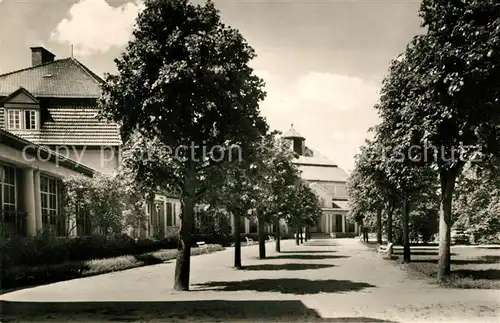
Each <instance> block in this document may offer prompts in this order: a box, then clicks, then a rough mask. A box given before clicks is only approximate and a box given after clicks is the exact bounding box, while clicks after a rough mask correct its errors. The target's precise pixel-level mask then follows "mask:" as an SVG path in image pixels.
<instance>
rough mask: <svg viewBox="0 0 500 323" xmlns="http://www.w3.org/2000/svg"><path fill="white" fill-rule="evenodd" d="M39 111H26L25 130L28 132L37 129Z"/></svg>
mask: <svg viewBox="0 0 500 323" xmlns="http://www.w3.org/2000/svg"><path fill="white" fill-rule="evenodd" d="M36 112H37V111H36V110H24V128H25V129H27V130H33V129H36V128H37V122H36V121H37V115H36V114H37V113H36Z"/></svg>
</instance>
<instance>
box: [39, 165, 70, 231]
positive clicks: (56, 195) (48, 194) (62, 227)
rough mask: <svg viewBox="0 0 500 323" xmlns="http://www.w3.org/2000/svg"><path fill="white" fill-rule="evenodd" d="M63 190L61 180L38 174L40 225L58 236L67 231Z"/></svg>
mask: <svg viewBox="0 0 500 323" xmlns="http://www.w3.org/2000/svg"><path fill="white" fill-rule="evenodd" d="M63 192H64V191H63V186H62V181H61V180H59V179H56V178H53V177H50V176H47V175H44V174H40V204H41V209H42V227H43V228H44V229H46V230H49V231H50V232H51V233H52V234H55V235H58V236H63V235H66V233H67V223H66V222H67V221H66V217H65V216H64V209H63V201H64V200H63V199H64V197H63Z"/></svg>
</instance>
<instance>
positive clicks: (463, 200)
mask: <svg viewBox="0 0 500 323" xmlns="http://www.w3.org/2000/svg"><path fill="white" fill-rule="evenodd" d="M499 179H500V177H499V176H498V173H496V172H494V171H483V172H481V173H479V174H478V173H476V172H474V170H473V169H471V168H467V169H466V171H465V172H464V173H463V174H462V176H461V177H460V178H459V180H458V183H457V190H456V192H455V199H454V203H453V217H454V220H455V221H454V222H455V226H457V227H464V228H467V230H468V231H470V233H471V234H472V235H473V236H474V241H476V242H483V243H486V242H498V241H499V233H500V180H499Z"/></svg>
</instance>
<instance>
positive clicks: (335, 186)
mask: <svg viewBox="0 0 500 323" xmlns="http://www.w3.org/2000/svg"><path fill="white" fill-rule="evenodd" d="M283 138H284V139H286V140H287V141H288V144H289V147H290V149H292V150H293V151H294V152H295V153H296V154H297V155H298V158H297V159H295V160H294V163H295V164H296V165H297V167H298V168H299V170H300V172H301V177H302V179H304V180H306V181H307V182H308V183H309V185H310V187H311V188H312V190H313V191H314V192H315V193H316V195H317V196H318V197H319V200H320V202H321V204H322V210H323V214H322V216H321V221H320V223H319V225H318V226H317V227H314V228H311V233H325V234H333V235H339V236H340V235H342V234H345V233H355V232H357V231H356V230H357V227H356V224H352V223H349V222H348V221H347V212H348V203H347V178H348V176H349V175H348V174H347V173H346V172H345V171H344V170H343V169H342V168H340V167H338V165H337V164H335V163H334V162H332V161H331V160H329V159H328V158H326V157H325V156H322V155H321V154H320V153H319V152H317V151H315V150H314V149H311V148H309V147H307V146H306V144H305V141H306V139H305V138H304V137H303V136H302V135H300V134H299V133H298V132H297V131H296V130H295V129H294V128H293V126H292V127H291V129H290V130H289V131H288V132H286V133H285V134H284V135H283Z"/></svg>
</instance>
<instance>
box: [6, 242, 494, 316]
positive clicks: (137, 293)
mask: <svg viewBox="0 0 500 323" xmlns="http://www.w3.org/2000/svg"><path fill="white" fill-rule="evenodd" d="M242 250H243V252H242V254H243V257H242V258H243V265H244V266H245V270H243V271H239V270H235V269H233V268H231V265H232V262H233V258H232V257H233V249H232V248H228V249H227V250H225V251H222V252H217V253H214V254H208V255H201V256H197V257H193V258H192V259H191V262H192V263H191V289H192V290H191V291H190V292H175V291H173V290H172V285H173V281H172V279H173V273H174V262H167V263H164V264H160V265H155V266H149V267H142V268H136V269H130V270H126V271H122V272H117V273H111V274H106V275H100V276H95V277H88V278H82V279H76V280H71V281H66V282H60V283H56V284H51V285H46V286H40V287H36V288H31V289H25V290H19V291H16V292H13V293H8V294H4V295H1V299H2V301H5V302H2V309H1V310H2V314H3V320H2V322H29V321H30V322H33V321H35V322H70V321H77V322H103V321H115V322H116V321H123V322H179V321H186V322H215V321H217V322H221V321H226V322H236V321H246V322H256V321H260V322H278V321H280V322H290V321H296V322H384V321H392V322H482V323H487V322H500V320H499V317H500V310H499V308H500V306H499V305H500V293H499V291H496V290H455V289H442V288H440V287H438V286H437V285H435V284H433V283H432V282H429V281H427V280H420V279H410V278H408V277H407V276H406V273H405V272H404V271H402V270H400V269H399V268H398V267H397V266H394V265H392V264H391V263H390V262H388V261H385V260H383V259H382V258H381V257H380V256H379V255H377V254H376V253H375V252H373V251H372V250H369V249H368V248H367V247H366V246H364V245H363V244H361V243H360V242H359V241H358V240H355V239H329V240H312V241H310V242H309V243H306V244H304V245H302V246H295V243H294V241H284V242H282V251H284V252H282V253H280V254H278V253H276V252H274V245H272V244H267V251H268V259H266V260H258V259H257V254H258V250H257V246H250V247H244V248H243V249H242Z"/></svg>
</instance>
